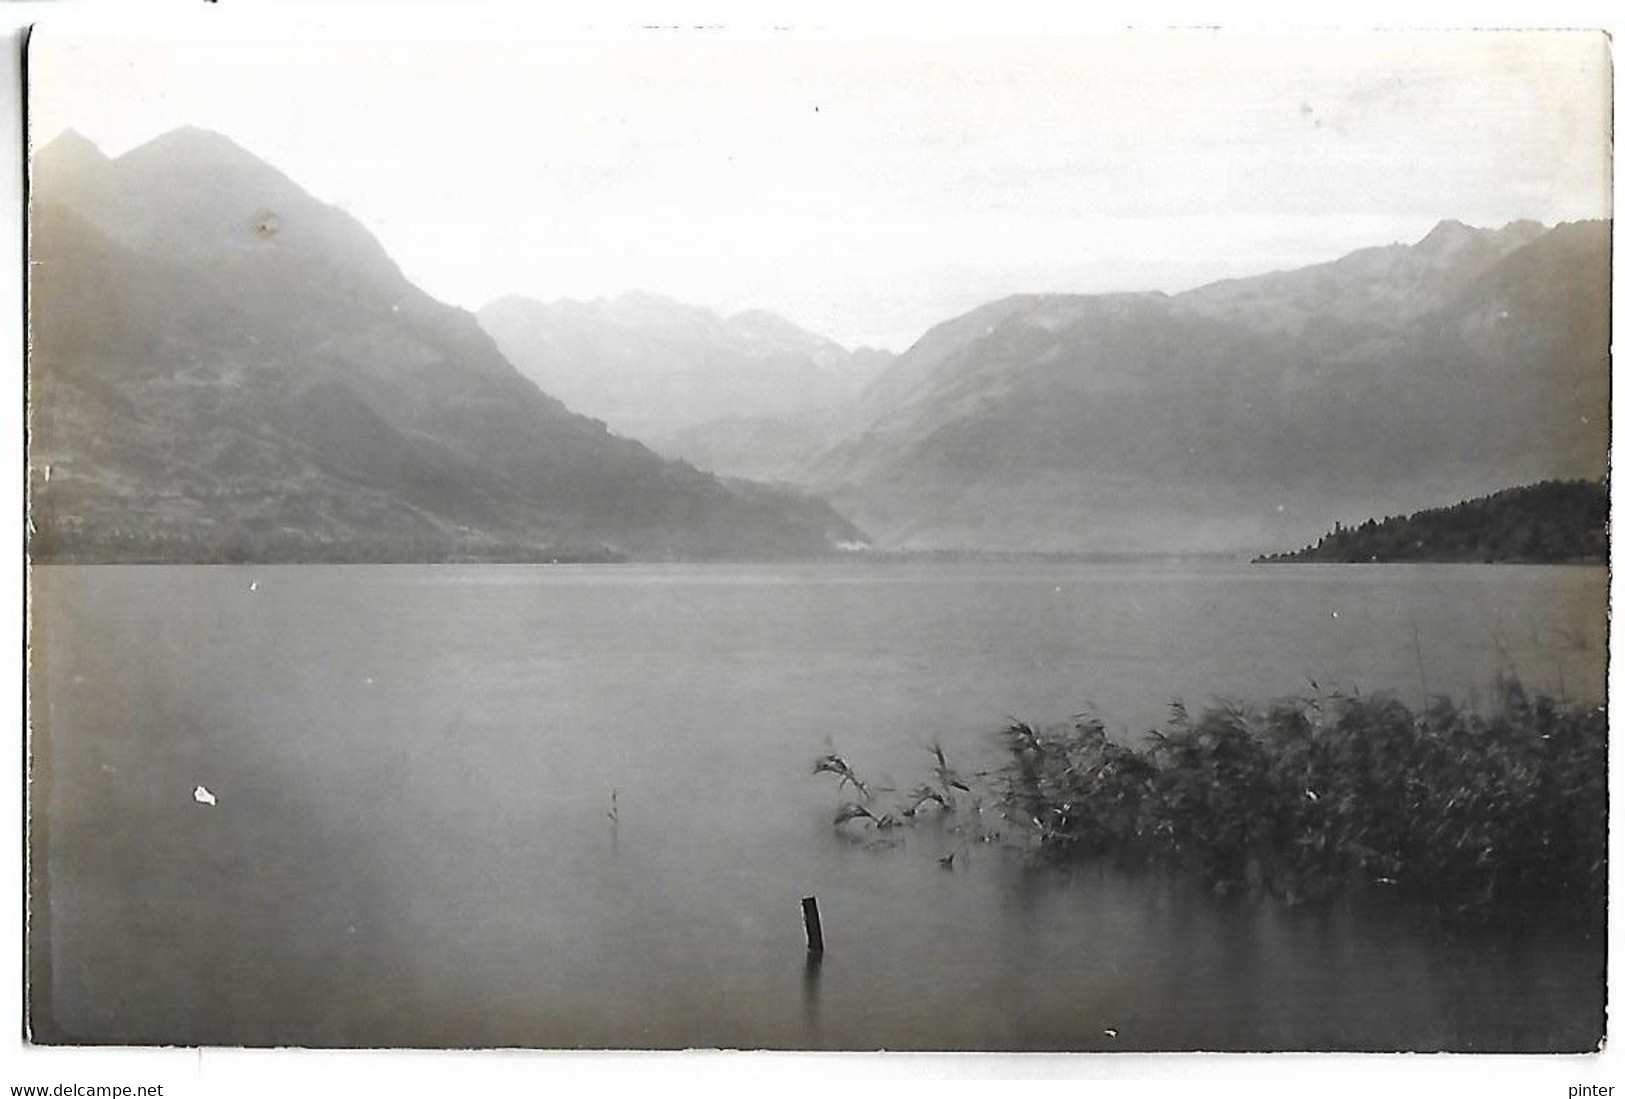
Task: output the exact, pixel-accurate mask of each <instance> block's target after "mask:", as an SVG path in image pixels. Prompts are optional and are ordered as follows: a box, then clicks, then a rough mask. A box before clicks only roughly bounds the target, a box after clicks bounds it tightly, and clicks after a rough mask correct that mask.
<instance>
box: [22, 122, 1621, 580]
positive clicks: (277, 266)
mask: <svg viewBox="0 0 1625 1099" xmlns="http://www.w3.org/2000/svg"><path fill="white" fill-rule="evenodd" d="M31 199H32V202H31V208H30V236H31V239H30V248H31V251H30V256H31V264H32V266H31V270H32V281H31V285H30V295H31V298H30V304H31V327H30V339H31V357H30V377H29V382H30V424H29V431H30V440H29V441H30V478H31V481H30V508H31V510H30V522H31V542H30V550H31V552H32V554H33V556H34V559H35V560H42V561H52V560H64V561H85V560H159V561H171V560H174V561H183V560H184V561H204V560H211V561H212V560H451V559H476V560H498V559H520V560H537V559H541V560H547V559H550V558H559V559H621V558H714V557H780V556H803V555H814V554H821V553H827V552H834V551H837V550H839V549H842V548H852V547H856V546H861V545H867V544H872V545H876V546H879V547H883V548H892V549H904V550H911V549H917V550H938V549H954V550H967V549H968V550H992V551H1045V552H1055V551H1071V552H1111V553H1123V552H1129V553H1133V552H1237V553H1242V552H1245V553H1249V554H1251V553H1257V552H1260V551H1266V550H1270V549H1279V548H1285V547H1289V546H1293V545H1301V544H1303V543H1304V542H1305V541H1306V540H1307V539H1309V538H1311V537H1313V536H1314V535H1316V534H1318V533H1319V532H1320V531H1322V530H1325V529H1327V528H1329V527H1330V526H1331V525H1332V524H1333V522H1334V521H1337V520H1338V519H1340V518H1342V517H1344V516H1348V515H1378V514H1391V513H1395V512H1405V511H1414V510H1417V509H1419V508H1423V507H1427V506H1431V505H1435V504H1438V503H1440V502H1443V501H1449V500H1455V499H1462V498H1466V497H1472V496H1478V495H1483V494H1485V493H1487V492H1491V491H1494V490H1496V489H1499V488H1502V487H1505V486H1507V485H1513V484H1525V483H1533V482H1538V481H1543V480H1550V479H1573V478H1582V479H1596V478H1599V477H1601V476H1602V475H1603V474H1604V472H1605V470H1606V464H1607V449H1608V442H1609V423H1608V394H1609V340H1610V332H1609V320H1610V318H1609V293H1610V285H1611V260H1612V257H1611V235H1612V225H1611V223H1609V222H1578V223H1570V224H1564V225H1559V226H1557V227H1555V228H1547V227H1545V226H1542V225H1539V224H1536V223H1533V222H1514V223H1512V224H1509V225H1507V226H1505V227H1502V228H1499V229H1490V228H1474V227H1471V226H1467V225H1463V224H1461V223H1459V222H1453V221H1446V222H1441V223H1440V224H1439V225H1438V226H1437V227H1436V228H1435V229H1433V230H1432V231H1431V232H1430V233H1428V234H1427V235H1426V236H1425V237H1423V238H1422V239H1420V240H1418V241H1415V242H1414V243H1408V244H1391V245H1387V246H1383V247H1377V248H1369V249H1364V250H1361V251H1358V252H1355V253H1352V254H1350V255H1348V256H1345V257H1343V258H1341V259H1338V260H1335V261H1333V262H1330V263H1325V264H1319V265H1315V266H1310V267H1305V268H1300V269H1296V270H1291V271H1281V272H1274V273H1270V274H1264V275H1259V276H1256V277H1253V278H1244V279H1232V280H1227V281H1224V282H1218V283H1214V284H1211V285H1208V286H1204V287H1200V288H1198V289H1195V290H1191V291H1187V292H1185V293H1181V294H1174V295H1169V294H1163V293H1157V292H1145V293H1121V294H1093V295H1068V294H1044V295H1031V294H1021V295H1014V296H1010V297H1006V298H1003V299H1000V300H998V301H993V302H989V303H987V304H985V305H983V306H980V307H978V308H976V309H973V310H971V311H970V312H968V313H965V314H963V315H961V316H958V317H954V318H951V319H949V320H946V321H944V322H943V323H941V324H939V325H937V326H935V327H933V328H932V329H930V330H929V331H928V332H926V333H925V334H924V335H923V336H922V337H921V338H920V339H919V340H918V341H916V342H915V343H914V344H913V346H911V347H909V348H908V349H907V350H906V351H904V352H903V353H902V354H900V355H897V356H895V357H893V356H891V355H890V354H888V353H886V352H879V351H873V350H870V349H858V350H856V351H849V350H847V349H846V348H843V347H841V346H840V345H839V344H837V343H835V342H834V341H831V340H828V339H825V338H823V337H821V336H817V335H815V334H812V333H809V332H805V331H803V330H801V329H799V328H797V327H796V326H795V325H793V324H792V323H790V322H789V321H786V320H784V319H783V318H780V317H777V316H774V315H772V314H769V313H765V312H760V311H754V312H746V313H741V314H737V315H734V316H729V317H724V316H720V315H718V314H716V313H714V312H711V311H709V310H706V309H702V308H699V307H696V306H691V305H685V304H683V303H680V302H676V301H673V300H671V299H668V298H662V297H658V296H656V295H652V294H645V293H630V294H625V295H622V296H620V297H617V298H614V299H608V300H600V301H594V302H573V301H562V302H554V303H551V304H544V303H541V302H536V301H532V300H529V299H524V298H519V297H508V298H502V299H499V300H497V301H495V302H492V303H490V304H489V305H487V306H486V307H484V308H483V309H481V310H480V312H479V314H478V316H477V317H476V315H474V314H472V313H469V312H466V311H464V310H462V309H458V308H454V307H452V306H449V305H447V304H445V303H442V302H439V301H437V300H435V299H433V298H431V297H430V296H429V295H427V294H425V293H424V292H423V291H421V290H420V289H418V288H417V287H416V286H414V285H413V284H412V283H411V282H410V281H408V280H407V279H406V278H405V276H404V275H403V274H402V273H401V271H400V269H399V268H398V267H397V266H396V264H395V263H394V262H393V260H391V259H390V257H389V255H388V254H387V253H386V251H385V250H384V248H383V247H382V246H381V245H380V243H379V242H378V241H377V240H376V239H375V238H374V237H373V236H372V235H371V234H370V233H369V232H368V231H367V230H366V229H365V228H364V227H363V226H362V225H361V224H360V223H359V222H358V221H356V220H355V219H354V218H352V217H350V216H349V215H348V214H346V213H344V212H343V211H341V210H339V209H337V208H334V207H331V206H328V205H326V204H323V203H321V202H320V201H318V200H316V199H315V198H313V197H312V196H311V195H309V194H308V193H306V192H305V191H304V190H303V189H302V188H300V187H299V186H298V185H297V184H296V183H294V182H293V181H292V180H290V179H289V178H287V177H286V176H285V175H283V174H282V173H281V172H279V171H277V170H276V169H275V168H273V167H271V166H270V165H268V164H266V163H264V162H263V161H262V160H260V159H258V158H257V157H255V156H253V155H252V154H250V153H248V152H247V151H245V150H243V149H242V148H240V147H239V146H237V145H235V144H234V143H233V142H231V141H230V140H228V139H227V138H225V137H223V136H221V135H218V134H213V133H209V132H207V131H202V130H196V129H185V130H179V131H175V132H172V133H170V134H166V135H164V136H162V137H159V138H157V139H155V140H153V141H151V142H149V143H148V144H146V145H143V146H141V147H139V148H136V149H134V150H131V151H130V152H128V153H125V154H124V155H122V156H120V157H118V158H116V159H110V158H108V157H106V156H104V155H102V153H101V152H100V151H99V150H98V149H97V148H96V147H95V146H94V145H93V144H91V143H90V142H89V141H87V140H85V139H84V138H82V137H79V136H78V135H75V134H72V133H68V134H64V135H63V136H62V137H60V138H58V139H57V140H56V141H54V142H52V143H51V145H49V146H48V147H46V148H44V149H41V150H39V151H38V152H37V153H36V154H35V156H34V158H33V163H32V175H31ZM605 421H608V423H607V424H606V422H605ZM628 435H635V436H637V438H638V439H641V440H643V441H635V440H634V439H633V438H631V437H628ZM645 443H647V444H649V445H645ZM657 451H658V453H657ZM769 482H771V483H769Z"/></svg>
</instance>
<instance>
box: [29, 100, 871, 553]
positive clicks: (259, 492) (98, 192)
mask: <svg viewBox="0 0 1625 1099" xmlns="http://www.w3.org/2000/svg"><path fill="white" fill-rule="evenodd" d="M31 184H32V187H31V193H32V207H31V217H30V246H31V253H30V255H31V261H32V265H33V266H32V273H33V278H32V282H31V287H30V290H31V318H30V321H31V325H30V338H31V350H32V353H31V358H30V397H31V400H30V521H31V524H32V528H33V534H32V537H31V540H30V552H31V554H32V556H33V559H34V560H36V561H53V560H98V561H102V560H106V561H118V560H158V561H208V560H445V559H525V560H536V559H540V560H547V559H551V558H554V557H559V558H566V559H580V558H587V559H614V558H620V557H629V556H630V557H716V556H724V557H748V556H784V555H792V556H800V555H807V554H816V553H821V552H828V551H830V550H831V549H832V548H833V547H834V546H836V545H837V544H839V543H851V542H861V541H862V540H863V535H862V533H861V532H860V531H858V530H857V529H856V528H855V527H853V526H852V525H851V524H850V523H848V522H846V521H845V520H844V519H842V518H841V517H840V516H839V515H837V514H836V513H835V512H833V511H832V510H831V509H830V508H829V507H828V506H827V505H826V504H824V503H823V502H822V501H818V500H814V499H810V498H807V497H805V496H803V495H801V494H798V493H792V492H786V491H782V490H773V489H768V488H765V487H763V486H759V485H750V484H745V483H741V482H737V481H728V480H723V479H719V478H717V477H714V476H712V475H710V474H707V473H704V472H701V471H699V470H696V469H694V468H693V467H692V466H689V465H686V464H683V463H674V462H670V461H667V460H664V459H662V458H660V457H659V456H657V455H655V454H654V453H652V452H651V451H649V450H648V449H647V448H646V447H644V446H643V445H642V444H640V443H637V442H634V441H632V440H630V439H625V438H620V437H617V436H615V435H613V434H611V433H610V432H608V431H607V430H606V429H605V428H604V425H603V424H601V423H599V422H597V421H594V420H592V419H589V418H587V417H584V416H580V415H577V414H575V413H573V412H571V411H570V410H569V409H567V408H566V407H565V405H564V404H562V403H561V402H560V401H558V400H556V399H555V398H553V397H551V396H549V395H547V394H545V393H543V392H542V391H540V390H539V389H537V388H536V386H535V385H534V384H533V383H532V382H530V381H528V380H527V379H525V378H524V377H523V376H521V375H520V374H519V372H518V371H516V370H515V369H514V368H513V367H512V365H510V364H509V363H508V361H507V360H506V359H505V358H504V357H503V356H502V354H501V353H500V352H499V351H498V349H497V347H496V346H495V344H494V343H492V341H491V340H490V338H489V337H488V336H487V335H486V334H485V333H484V332H483V331H482V330H481V329H480V327H479V325H478V324H477V322H476V321H475V319H474V317H473V316H472V315H471V314H468V313H466V312H464V311H462V310H459V309H455V308H453V307H450V306H447V305H444V304H442V303H440V302H438V301H436V300H434V299H433V298H431V297H429V296H428V295H427V294H424V293H423V292H422V291H421V290H419V289H418V288H417V287H415V286H413V285H412V284H411V283H410V282H408V281H407V280H406V279H405V278H404V277H403V276H402V274H401V272H400V269H399V267H398V266H397V265H396V264H395V263H394V262H393V261H392V260H391V259H390V258H389V256H388V255H387V253H386V252H385V251H384V249H383V248H382V247H381V246H380V245H379V244H378V242H377V241H376V239H374V238H373V237H372V235H371V234H370V233H369V232H367V230H366V229H365V228H364V227H363V226H362V225H361V224H360V223H359V222H357V221H356V220H355V219H353V218H351V217H350V216H349V215H348V214H345V213H344V212H342V211H340V210H337V209H335V208H333V207H330V206H327V205H325V204H323V203H320V202H318V201H317V200H315V199H314V198H312V197H311V196H310V195H308V194H307V193H305V192H304V191H303V190H302V189H301V188H299V187H298V185H297V184H295V183H294V182H293V181H292V180H290V179H288V178H287V177H286V176H285V175H283V174H282V173H280V172H278V171H277V170H276V169H274V168H272V167H270V166H269V165H267V164H265V163H264V162H263V161H261V160H259V159H258V158H256V157H254V156H253V155H252V154H250V153H248V152H247V151H245V150H243V149H242V148H240V147H239V146H237V145H236V144H235V143H233V142H232V141H230V140H229V139H227V138H225V137H223V136H221V135H219V134H214V133H210V132H208V131H204V130H197V129H192V128H187V129H183V130H178V131H174V132H172V133H169V134H165V135H163V136H161V137H159V138H157V139H155V140H153V141H152V142H149V143H148V144H146V145H143V146H141V147H139V148H137V149H134V150H131V151H130V152H128V153H125V154H124V155H123V156H121V157H118V158H117V159H109V158H107V157H105V156H103V155H101V153H100V152H99V150H97V149H96V148H95V146H94V145H92V144H91V143H90V142H88V141H86V140H85V139H83V138H82V137H80V136H78V135H76V134H71V133H69V134H64V135H63V136H62V137H61V138H59V139H58V140H57V141H55V142H53V143H52V144H51V145H49V146H47V147H46V148H43V149H41V150H39V151H38V152H37V154H36V155H35V157H34V160H33V164H32V176H31Z"/></svg>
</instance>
